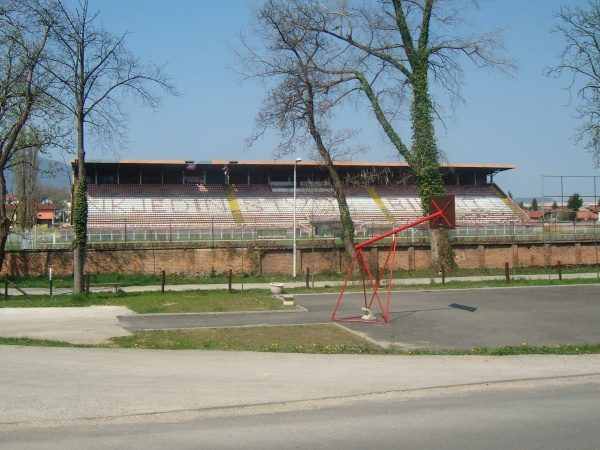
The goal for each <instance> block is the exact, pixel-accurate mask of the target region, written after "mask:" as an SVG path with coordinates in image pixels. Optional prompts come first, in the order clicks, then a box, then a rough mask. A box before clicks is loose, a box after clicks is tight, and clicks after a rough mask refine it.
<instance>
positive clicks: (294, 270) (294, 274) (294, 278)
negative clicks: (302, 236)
mask: <svg viewBox="0 0 600 450" xmlns="http://www.w3.org/2000/svg"><path fill="white" fill-rule="evenodd" d="M300 161H302V158H300V157H298V158H296V161H295V162H294V240H293V244H292V280H293V281H296V168H297V167H298V163H299V162H300Z"/></svg>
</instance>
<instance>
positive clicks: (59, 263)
mask: <svg viewBox="0 0 600 450" xmlns="http://www.w3.org/2000/svg"><path fill="white" fill-rule="evenodd" d="M137 247H138V246H134V245H120V246H119V245H110V246H108V245H103V246H96V247H95V248H90V249H89V250H88V256H87V263H86V269H85V270H86V272H90V273H103V272H104V273H130V274H131V273H144V274H158V273H160V272H161V271H162V270H164V271H165V272H166V273H167V274H168V275H181V276H189V277H207V276H210V275H211V274H222V273H226V272H228V271H229V270H230V269H231V270H232V271H233V273H236V274H237V273H241V272H242V271H244V272H247V273H249V274H263V275H271V274H278V273H283V274H291V272H292V252H291V249H290V248H278V247H262V248H252V247H247V248H246V247H235V246H231V245H230V246H225V247H216V248H204V247H202V248H196V247H189V246H187V247H186V246H171V247H162V248H158V247H157V248H137ZM453 248H454V254H455V259H456V263H457V265H458V266H459V267H460V268H465V269H474V268H483V267H487V268H500V267H504V264H505V262H508V263H509V264H510V266H511V267H514V266H517V267H528V266H548V265H556V264H557V262H558V261H561V263H562V264H563V265H594V264H597V263H598V252H599V250H598V245H597V244H596V243H594V242H576V243H573V242H564V243H554V244H545V243H519V244H498V243H493V244H489V243H488V244H472V245H461V244H454V246H453ZM387 252H388V247H372V248H369V249H365V257H366V258H367V259H368V260H369V263H370V264H373V262H374V261H377V263H378V264H379V266H380V267H382V266H383V264H385V259H386V257H387ZM297 254H298V260H297V274H298V276H299V277H301V276H302V274H303V273H304V272H305V271H306V268H307V267H308V268H310V271H311V272H316V273H323V272H345V271H346V270H347V265H348V263H347V262H346V260H345V258H344V257H343V253H342V251H341V249H338V248H332V247H326V246H322V247H319V248H315V249H314V250H313V249H312V248H305V247H304V248H298V251H297ZM430 262H431V258H430V252H429V247H428V246H426V245H398V250H397V254H396V260H395V266H396V267H397V268H401V269H404V270H414V269H426V268H427V267H428V266H429V264H430ZM49 267H52V269H53V273H54V274H56V275H57V276H58V275H69V274H72V272H73V255H72V252H71V251H70V250H24V251H9V252H7V254H6V258H5V261H4V267H3V268H2V273H8V274H10V275H33V276H35V275H43V274H47V273H48V268H49Z"/></svg>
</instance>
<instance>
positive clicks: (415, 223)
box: [354, 211, 444, 250]
mask: <svg viewBox="0 0 600 450" xmlns="http://www.w3.org/2000/svg"><path fill="white" fill-rule="evenodd" d="M443 214H444V212H443V211H438V212H436V213H434V214H431V215H429V216H427V217H423V218H421V219H419V220H415V221H414V222H411V223H409V224H406V225H403V226H401V227H400V228H396V229H395V230H392V231H388V232H387V233H383V234H380V235H379V236H376V237H374V238H372V239H369V240H368V241H365V242H361V243H360V244H356V245H355V246H354V248H355V249H357V250H358V249H359V248H363V247H366V246H367V245H371V244H372V243H374V242H377V241H379V240H381V239H384V238H386V237H388V236H391V235H392V234H397V233H400V232H401V231H402V230H406V229H407V228H411V227H414V226H415V225H419V224H420V223H423V222H427V221H428V220H431V219H433V218H435V217H439V216H442V215H443Z"/></svg>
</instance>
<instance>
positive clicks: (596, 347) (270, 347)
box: [0, 324, 600, 356]
mask: <svg viewBox="0 0 600 450" xmlns="http://www.w3.org/2000/svg"><path fill="white" fill-rule="evenodd" d="M0 345H20V346H37V347H86V348H89V347H95V348H97V347H110V348H130V349H160V350H224V351H254V352H271V353H307V354H362V355H398V356H413V355H432V356H433V355H442V356H443V355H452V356H509V355H589V354H600V344H581V345H573V344H566V345H562V344H561V345H556V346H531V345H527V344H526V343H523V344H521V345H512V346H504V347H496V348H486V347H476V348H472V349H467V350H406V349H401V348H398V347H389V348H383V347H380V346H378V345H376V344H374V343H372V342H370V341H367V340H366V339H362V338H361V337H359V336H356V335H355V334H353V333H350V332H348V331H346V330H344V329H343V328H341V327H338V326H336V325H333V324H327V325H297V326H275V327H265V326H261V327H247V328H246V327H244V328H219V329H202V330H165V331H162V330H161V331H141V332H137V333H135V334H133V335H132V336H126V337H118V338H112V339H111V340H110V341H109V342H107V343H103V344H97V345H75V344H69V343H66V342H60V341H48V340H40V339H29V338H0Z"/></svg>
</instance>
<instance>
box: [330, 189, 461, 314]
mask: <svg viewBox="0 0 600 450" xmlns="http://www.w3.org/2000/svg"><path fill="white" fill-rule="evenodd" d="M440 199H443V200H444V201H447V203H446V204H445V206H443V207H440V206H439V205H438V202H437V201H436V198H432V199H431V207H430V212H431V210H432V209H436V210H437V211H436V212H435V213H433V214H430V215H428V216H426V217H423V218H421V219H419V220H415V221H414V222H411V223H409V224H407V225H403V226H401V227H400V228H396V229H394V230H392V231H388V232H387V233H383V234H380V235H379V236H376V237H374V238H371V239H369V240H367V241H365V242H361V243H360V244H356V245H355V246H354V249H355V252H354V258H353V259H352V263H351V264H350V269H349V270H348V275H347V276H346V280H345V281H344V285H343V287H342V291H341V292H340V296H339V297H338V301H337V303H336V305H335V309H334V310H333V314H332V315H331V320H333V321H337V322H368V323H387V321H388V313H389V308H390V297H391V293H392V280H393V276H394V263H395V260H396V244H397V240H398V233H399V232H401V231H403V230H406V229H408V228H411V227H414V226H416V225H419V224H421V223H423V222H427V221H428V220H429V221H431V225H432V226H436V227H444V228H454V210H453V209H454V198H453V197H450V196H446V197H438V198H437V200H438V201H439V200H440ZM449 207H450V208H451V210H448V208H449ZM442 219H443V222H441V220H442ZM389 236H393V241H392V245H391V246H390V250H389V252H388V254H387V257H386V260H385V264H384V265H383V268H382V269H381V271H380V273H379V274H378V276H377V278H376V279H375V280H374V279H373V276H372V274H371V270H370V269H369V264H368V263H367V260H366V259H365V255H364V253H363V248H365V247H367V246H369V245H371V244H373V243H375V242H377V241H379V240H381V239H384V238H386V237H389ZM390 259H391V263H390ZM357 260H358V262H359V264H360V271H361V281H362V287H363V300H364V307H363V308H362V309H363V311H365V314H364V315H363V316H350V317H336V313H337V310H338V308H339V306H340V303H341V301H342V297H343V296H344V292H345V291H346V286H347V285H348V281H349V280H350V276H351V275H352V271H353V269H354V265H355V264H356V261H357ZM388 265H389V266H390V270H389V272H390V276H389V280H388V290H387V299H386V301H385V305H384V304H383V303H382V300H381V297H380V296H379V287H380V285H381V280H382V277H383V275H384V274H385V271H386V269H387V268H388ZM365 272H366V274H367V276H368V278H369V282H370V286H371V288H372V289H373V293H372V295H371V298H370V299H369V300H367V284H366V282H365V281H366V280H365ZM375 300H377V305H378V306H379V310H380V311H381V318H378V317H376V316H371V317H368V316H369V314H368V312H371V307H372V306H373V303H374V302H375Z"/></svg>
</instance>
